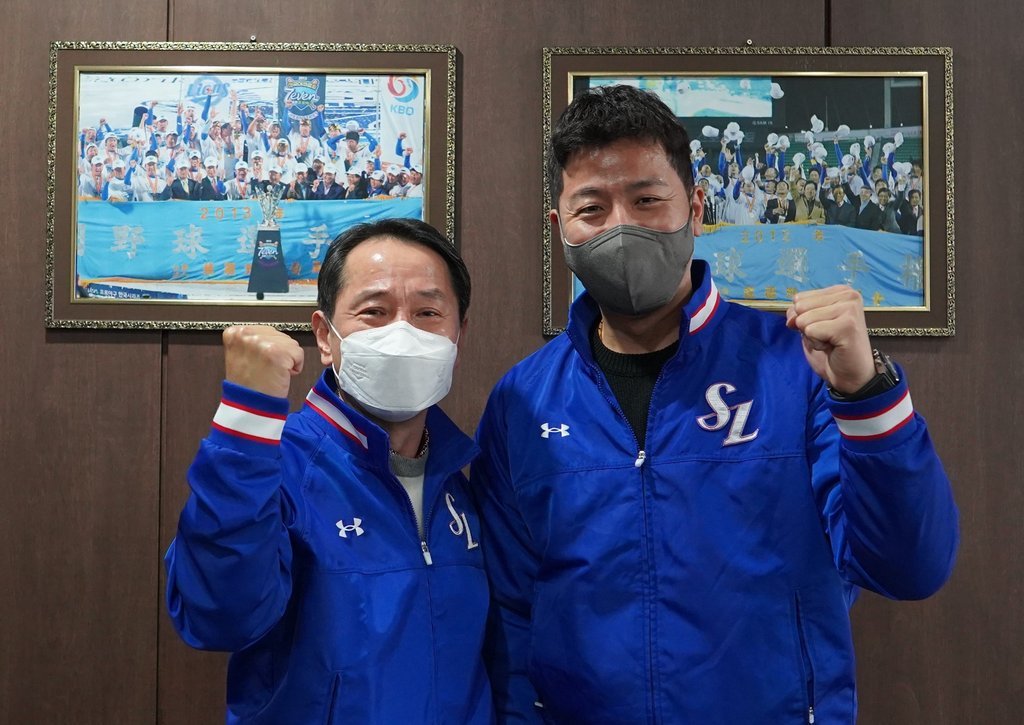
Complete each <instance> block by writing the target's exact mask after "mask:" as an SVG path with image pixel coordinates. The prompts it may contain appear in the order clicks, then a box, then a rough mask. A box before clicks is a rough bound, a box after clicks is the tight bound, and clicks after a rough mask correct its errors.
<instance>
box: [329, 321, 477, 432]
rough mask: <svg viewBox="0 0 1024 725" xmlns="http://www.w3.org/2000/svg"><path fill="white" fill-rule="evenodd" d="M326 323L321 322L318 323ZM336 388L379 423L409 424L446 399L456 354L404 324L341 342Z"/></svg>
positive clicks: (438, 338)
mask: <svg viewBox="0 0 1024 725" xmlns="http://www.w3.org/2000/svg"><path fill="white" fill-rule="evenodd" d="M324 319H325V320H327V318H326V317H325V318H324ZM327 325H328V327H330V328H331V332H333V333H334V334H335V335H337V337H338V339H339V340H341V369H340V370H339V369H338V368H337V367H335V366H334V365H333V364H332V365H331V369H332V370H333V371H334V376H335V378H336V379H337V381H338V387H340V388H341V389H342V390H344V391H345V392H346V393H348V394H349V395H351V396H352V398H353V399H354V400H355V401H356V402H358V403H359V404H360V405H361V406H362V407H363V408H364V409H366V411H367V412H369V413H370V414H372V415H374V416H376V417H378V418H380V419H381V420H386V421H390V422H392V423H397V422H400V421H403V420H409V419H410V418H412V417H413V416H414V415H416V414H417V413H419V412H420V411H423V410H426V409H427V408H429V407H430V406H431V405H433V404H434V403H436V402H437V401H439V400H440V399H441V398H443V397H444V396H446V395H447V394H448V390H449V389H450V388H451V386H452V371H453V370H454V368H455V357H456V354H457V352H458V348H457V347H456V345H455V343H453V342H452V341H451V340H449V339H448V338H447V337H445V336H444V335H436V334H434V333H432V332H426V331H425V330H420V329H419V328H417V327H413V326H412V325H410V324H409V323H408V322H405V321H404V320H399V321H397V322H392V323H391V324H390V325H384V326H383V327H371V328H369V329H366V330H359V331H358V332H353V333H351V334H350V335H348V336H347V337H342V336H341V335H339V334H338V331H337V330H336V329H334V325H332V324H331V321H330V320H327Z"/></svg>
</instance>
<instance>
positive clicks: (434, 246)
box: [316, 219, 470, 322]
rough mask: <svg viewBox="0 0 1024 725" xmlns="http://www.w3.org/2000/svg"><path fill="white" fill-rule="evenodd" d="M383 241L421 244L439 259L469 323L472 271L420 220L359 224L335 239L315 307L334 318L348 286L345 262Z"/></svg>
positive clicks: (462, 315) (462, 317)
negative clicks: (359, 250) (360, 248)
mask: <svg viewBox="0 0 1024 725" xmlns="http://www.w3.org/2000/svg"><path fill="white" fill-rule="evenodd" d="M380 237H392V238H394V239H398V240H400V241H403V242H408V243H410V244H418V245H420V246H421V247H426V248H427V249H429V250H431V251H433V252H435V253H436V254H437V255H438V256H440V257H441V259H443V260H444V263H445V265H446V266H447V267H448V276H449V277H451V283H452V288H453V289H454V290H455V297H456V299H458V303H459V321H460V322H462V321H464V320H465V319H466V313H467V312H468V311H469V296H470V282H469V270H468V269H466V263H465V262H463V261H462V257H461V256H460V255H459V252H458V250H457V249H455V245H454V244H452V243H451V242H450V241H448V239H447V238H445V236H444V235H443V234H441V232H439V231H437V229H435V228H434V227H432V226H430V225H429V224H427V223H426V222H422V221H420V220H419V219H381V220H380V221H375V222H367V223H365V224H357V225H356V226H354V227H351V228H349V229H346V230H345V231H344V232H342V233H341V234H339V235H338V236H337V237H335V238H334V241H333V242H331V245H330V246H329V247H328V248H327V254H326V255H324V261H323V264H322V265H321V266H320V274H319V275H318V276H317V280H316V291H317V295H316V304H317V307H318V308H319V310H320V311H321V312H323V313H324V314H325V315H327V318H328V319H331V318H332V317H334V303H335V301H336V300H337V299H338V293H339V292H341V289H342V287H343V286H344V285H345V260H346V259H347V258H348V255H349V252H351V251H352V250H353V249H355V248H356V247H358V246H359V245H360V244H362V243H363V242H366V241H369V240H370V239H377V238H380Z"/></svg>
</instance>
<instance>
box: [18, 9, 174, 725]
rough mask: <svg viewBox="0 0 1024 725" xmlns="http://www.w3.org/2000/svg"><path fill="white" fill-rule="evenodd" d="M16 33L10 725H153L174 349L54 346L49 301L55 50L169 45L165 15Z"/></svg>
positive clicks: (42, 19)
mask: <svg viewBox="0 0 1024 725" xmlns="http://www.w3.org/2000/svg"><path fill="white" fill-rule="evenodd" d="M4 18H5V21H6V27H7V32H6V33H5V38H4V42H3V43H2V44H0V68H2V70H0V77H2V82H0V87H2V88H3V93H4V98H5V99H6V100H5V102H4V103H3V104H2V105H0V132H2V136H3V138H4V143H3V144H0V167H2V168H6V169H7V170H8V171H7V172H6V173H4V174H3V177H4V178H3V181H2V182H0V218H2V219H3V224H0V248H2V249H3V264H0V290H2V292H3V301H2V302H0V310H2V317H3V343H2V344H0V380H2V381H3V394H2V400H3V403H2V410H3V415H0V472H2V473H0V500H2V501H3V513H2V517H3V523H2V524H0V549H2V550H3V557H2V558H0V581H3V582H4V585H3V593H2V594H0V622H2V625H0V722H5V723H57V722H76V723H97V724H99V723H115V722H118V723H120V722H123V723H140V722H147V721H152V719H153V712H154V707H155V704H156V638H155V635H156V621H157V620H156V618H155V617H156V600H155V599H154V596H155V594H156V591H157V569H156V567H155V561H154V559H153V554H152V552H153V550H154V548H155V546H156V544H157V537H156V533H157V530H156V523H157V500H158V496H159V470H160V469H159V461H160V448H159V432H160V366H161V359H160V334H159V333H142V334H138V333H131V332H128V333H110V332H68V331H52V332H47V331H46V330H45V329H44V327H43V290H44V256H45V229H46V222H45V220H46V155H47V154H46V149H47V138H46V132H47V123H48V121H47V117H48V116H47V73H48V67H49V42H50V40H51V39H53V38H57V37H63V38H75V39H88V38H99V39H104V40H106V39H108V38H109V37H110V36H111V35H112V34H113V33H114V32H117V33H127V34H130V35H132V36H134V37H136V38H146V37H149V38H151V39H157V38H162V37H163V29H164V26H165V11H164V10H163V9H162V7H161V6H158V5H154V4H151V5H150V7H148V8H147V7H144V6H140V4H139V3H137V2H127V1H124V0H112V2H111V3H110V4H108V5H106V6H104V7H103V8H102V12H98V9H97V8H96V7H90V6H86V5H79V4H74V3H68V4H66V5H65V6H64V7H61V8H60V9H59V12H58V11H57V9H56V8H50V7H43V6H40V5H39V4H38V3H32V2H29V1H28V0H14V2H8V3H6V4H5V5H4ZM154 29H155V30H156V32H157V35H154V34H153V31H154ZM63 211H64V213H70V211H69V210H63Z"/></svg>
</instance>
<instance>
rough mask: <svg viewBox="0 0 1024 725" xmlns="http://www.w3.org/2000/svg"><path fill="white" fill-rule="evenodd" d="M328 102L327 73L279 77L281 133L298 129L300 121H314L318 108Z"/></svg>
mask: <svg viewBox="0 0 1024 725" xmlns="http://www.w3.org/2000/svg"><path fill="white" fill-rule="evenodd" d="M326 102H327V76H326V75H315V74H314V75H300V76H291V75H282V76H280V77H279V78H278V85H277V107H278V108H280V109H281V116H282V118H281V125H282V128H281V133H282V135H284V136H287V135H288V134H289V133H291V132H292V131H298V129H299V121H301V120H302V119H307V120H310V121H312V119H313V117H314V116H315V115H316V114H317V108H319V107H320V106H323V105H324V104H326Z"/></svg>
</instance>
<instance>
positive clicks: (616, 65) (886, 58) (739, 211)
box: [543, 47, 955, 336]
mask: <svg viewBox="0 0 1024 725" xmlns="http://www.w3.org/2000/svg"><path fill="white" fill-rule="evenodd" d="M543 80H544V111H543V113H544V116H543V129H544V154H545V158H544V162H545V163H544V166H545V168H546V166H547V160H548V159H547V154H548V144H549V141H550V138H551V132H552V128H553V127H554V124H555V123H556V122H557V120H558V118H559V116H560V114H561V113H562V111H563V110H564V109H565V108H566V106H568V104H569V102H570V101H571V100H572V99H573V98H574V97H575V96H576V95H577V94H579V93H582V92H586V91H588V90H591V89H594V88H598V87H600V86H606V85H613V84H628V85H632V86H635V87H638V88H641V89H643V90H647V91H650V92H652V93H654V94H656V95H657V96H658V97H659V98H660V99H661V100H662V101H664V102H665V103H666V105H667V106H668V107H669V108H670V109H671V110H672V112H673V113H674V114H675V115H676V117H677V118H678V120H679V122H680V123H681V124H682V125H683V126H684V127H685V128H686V130H687V132H688V135H689V137H690V139H691V142H690V149H689V165H690V168H691V169H692V174H693V178H694V183H695V185H697V186H699V187H700V188H701V189H703V197H704V200H705V203H704V209H703V212H702V214H701V218H700V220H699V221H700V222H701V226H702V232H701V234H700V235H699V236H697V238H696V241H695V249H694V256H695V257H697V258H700V259H704V260H706V261H707V262H708V263H709V265H710V268H711V271H712V274H713V275H714V277H715V282H716V284H717V285H718V289H719V292H720V293H721V294H722V295H723V296H725V297H727V298H728V299H731V300H732V301H735V302H739V303H742V304H747V305H751V306H754V307H760V308H764V309H770V310H780V311H782V310H785V308H786V307H787V306H788V305H789V304H790V301H791V300H792V298H793V296H794V295H795V294H796V293H798V292H800V291H801V290H809V289H818V288H822V287H828V286H830V285H835V284H848V285H851V286H852V287H854V288H855V289H856V290H858V291H859V292H860V293H861V295H862V297H863V299H864V306H865V309H866V311H867V320H868V325H869V332H870V333H871V334H873V335H883V336H885V335H888V336H894V335H916V336H949V335H953V334H954V332H955V314H954V312H955V284H954V282H955V274H954V272H955V265H954V244H953V241H954V224H953V173H952V172H953V78H952V51H951V50H950V49H949V48H757V47H741V48H546V49H545V50H544V79H543ZM552 208H554V200H552V199H551V189H550V184H549V181H548V179H547V178H546V177H545V179H544V210H543V211H544V239H543V249H544V252H543V254H544V284H543V295H544V297H543V310H544V333H545V334H547V335H555V334H558V333H559V332H561V330H562V329H564V327H565V325H566V323H567V320H568V310H569V305H570V304H571V302H572V300H574V299H575V298H576V296H577V295H578V294H579V293H580V292H581V291H582V289H583V288H582V286H581V285H580V282H579V280H577V279H576V278H575V277H574V276H573V275H572V273H571V272H570V271H569V269H568V267H567V266H566V264H565V261H564V257H563V253H562V249H561V246H562V242H561V241H560V240H558V239H554V238H553V236H554V235H553V230H552V227H551V224H550V223H549V221H548V210H549V209H552Z"/></svg>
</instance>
